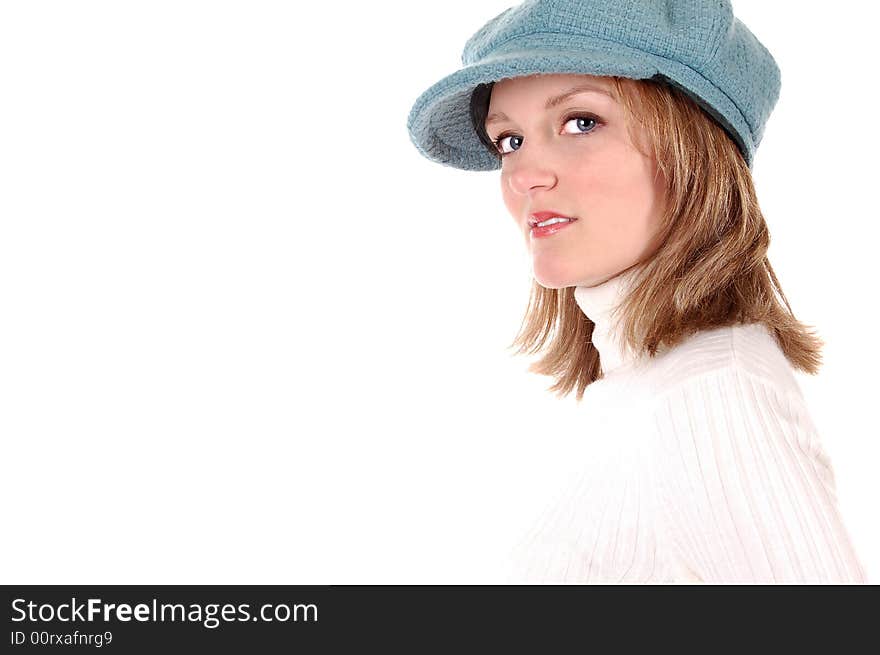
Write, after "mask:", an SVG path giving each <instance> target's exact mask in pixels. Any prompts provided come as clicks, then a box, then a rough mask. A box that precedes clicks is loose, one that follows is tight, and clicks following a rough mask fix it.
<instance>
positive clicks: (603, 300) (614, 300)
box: [574, 264, 641, 374]
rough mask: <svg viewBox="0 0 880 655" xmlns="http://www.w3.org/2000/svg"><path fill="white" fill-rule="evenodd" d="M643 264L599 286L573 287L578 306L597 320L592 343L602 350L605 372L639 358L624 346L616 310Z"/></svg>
mask: <svg viewBox="0 0 880 655" xmlns="http://www.w3.org/2000/svg"><path fill="white" fill-rule="evenodd" d="M640 266H641V264H638V265H635V266H632V267H630V268H628V269H626V270H624V271H623V272H621V273H618V274H617V275H615V276H614V277H612V278H611V279H609V280H606V281H605V282H602V283H601V284H598V285H596V286H592V287H587V286H576V287H575V289H574V299H575V302H576V303H577V305H578V307H580V308H581V311H583V312H584V314H585V315H586V316H587V318H589V319H590V320H591V321H592V322H593V323H595V327H594V328H593V345H594V346H595V347H596V350H598V351H599V362H600V364H601V366H602V373H603V374H605V373H608V372H609V371H611V370H613V369H616V368H619V367H621V366H624V365H626V364H630V363H631V362H633V361H634V360H635V358H636V356H635V354H634V353H632V351H630V350H629V349H628V348H625V347H624V345H623V343H622V340H621V339H620V329H619V327H618V321H619V315H618V314H614V313H613V312H614V310H615V309H616V308H617V307H619V306H620V304H621V303H622V301H623V300H624V299H625V298H626V294H627V293H628V292H629V290H630V286H629V285H630V284H631V283H632V280H633V277H634V276H635V273H636V272H637V271H638V269H639V268H640Z"/></svg>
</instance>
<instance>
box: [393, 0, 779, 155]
mask: <svg viewBox="0 0 880 655" xmlns="http://www.w3.org/2000/svg"><path fill="white" fill-rule="evenodd" d="M461 63H462V68H461V69H459V70H458V71H456V72H454V73H452V74H451V75H448V76H446V77H444V78H443V79H441V80H440V81H438V82H436V83H435V84H433V85H432V86H431V87H430V88H428V89H427V90H426V91H424V92H423V93H422V94H421V95H420V96H419V97H418V99H417V100H416V101H415V103H414V104H413V106H412V109H411V110H410V112H409V117H408V119H407V129H408V130H409V136H410V140H411V141H412V142H413V144H415V146H416V148H418V150H419V152H420V153H421V154H422V155H424V156H425V157H427V158H428V159H430V160H431V161H435V162H438V163H441V164H444V165H447V166H452V167H454V168H460V169H463V170H469V171H488V170H494V169H498V168H500V167H501V164H500V160H499V158H498V157H496V156H495V154H494V153H492V152H491V151H490V150H489V148H488V147H487V146H486V145H485V144H483V142H482V141H481V140H480V138H479V137H478V135H477V132H476V130H475V129H474V125H473V123H472V119H471V110H470V102H471V95H472V93H473V91H474V89H475V88H476V87H477V85H478V84H484V83H489V82H495V81H498V80H501V79H504V78H510V77H520V76H525V75H534V74H541V73H581V74H588V75H599V76H604V75H608V76H611V75H616V76H620V77H627V78H632V79H648V78H656V77H659V78H663V79H664V80H665V81H666V82H668V83H669V84H670V85H672V86H676V87H678V88H680V89H681V90H683V91H684V92H686V93H687V94H688V95H689V96H690V97H692V98H693V99H694V100H695V101H696V102H697V104H698V105H699V106H700V107H701V108H702V109H703V110H704V111H705V112H706V113H707V114H709V116H711V117H712V118H713V119H714V120H715V121H717V122H718V124H720V125H721V127H723V128H724V130H725V131H726V132H727V134H728V135H729V136H730V137H731V138H732V139H733V140H734V142H735V143H736V144H737V146H738V147H739V150H740V152H741V153H742V155H743V157H744V158H745V160H746V162H747V164H748V166H749V168H751V166H752V162H753V160H754V156H755V150H756V149H757V147H758V145H759V144H760V142H761V138H762V136H763V133H764V126H765V124H766V122H767V119H768V118H769V116H770V112H771V111H773V107H774V106H775V105H776V101H777V99H778V98H779V89H780V72H779V67H778V65H777V64H776V61H775V60H774V59H773V56H772V55H771V54H770V52H769V51H768V50H767V48H765V47H764V46H763V45H762V44H761V42H760V41H758V39H757V38H756V37H755V36H754V35H753V34H752V33H751V32H750V31H749V29H748V28H747V27H746V26H745V25H744V24H743V23H742V22H741V21H740V20H739V19H738V18H736V17H735V16H734V15H733V8H732V6H731V3H730V0H525V2H522V3H521V4H519V5H516V6H514V7H510V8H509V9H506V10H504V11H503V12H501V13H500V14H498V15H497V16H495V17H494V18H492V19H491V20H490V21H489V22H488V23H486V24H485V25H483V27H481V28H480V29H479V30H478V31H477V32H476V33H475V34H474V35H473V36H471V37H470V39H468V41H467V42H466V43H465V46H464V51H463V52H462V55H461Z"/></svg>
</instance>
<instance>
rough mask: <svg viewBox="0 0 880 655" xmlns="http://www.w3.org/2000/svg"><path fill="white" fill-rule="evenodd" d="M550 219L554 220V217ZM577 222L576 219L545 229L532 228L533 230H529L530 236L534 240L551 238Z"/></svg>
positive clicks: (548, 226) (554, 224) (547, 226)
mask: <svg viewBox="0 0 880 655" xmlns="http://www.w3.org/2000/svg"><path fill="white" fill-rule="evenodd" d="M557 216H558V214H557ZM549 218H553V216H550V217H549ZM541 220H547V219H541ZM576 221H577V219H574V220H570V221H566V222H565V223H553V224H551V225H546V226H544V227H532V229H531V230H529V235H530V236H531V237H532V238H538V239H539V238H542V237H549V236H551V235H554V234H556V233H557V232H560V231H561V230H564V229H565V228H567V227H568V226H570V225H573V224H574V223H575V222H576Z"/></svg>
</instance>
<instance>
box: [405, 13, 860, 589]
mask: <svg viewBox="0 0 880 655" xmlns="http://www.w3.org/2000/svg"><path fill="white" fill-rule="evenodd" d="M462 61H463V63H464V64H465V66H464V68H463V69H462V70H460V71H458V72H456V73H453V74H452V75H450V76H448V77H446V78H444V79H443V80H441V81H440V82H438V83H437V84H435V85H434V86H432V87H431V88H429V89H428V90H427V91H425V93H423V94H422V95H421V96H420V98H419V99H418V100H417V101H416V103H415V105H414V106H413V108H412V110H411V112H410V116H409V120H408V128H409V132H410V137H411V139H412V141H413V143H414V144H415V145H416V146H417V148H418V149H419V151H420V152H421V153H422V154H423V155H425V156H426V157H428V158H429V159H431V160H433V161H437V162H440V163H442V164H445V165H450V166H454V167H457V168H461V169H465V170H495V169H500V170H501V189H502V196H503V198H504V203H505V205H506V207H507V209H508V211H509V212H510V214H511V216H512V217H513V219H514V224H515V227H516V229H518V230H521V231H522V234H523V238H524V239H525V241H526V247H527V248H528V249H529V252H530V254H531V259H532V266H533V272H534V280H535V282H534V286H533V297H532V299H531V303H530V305H529V309H528V311H527V314H526V321H525V322H524V327H523V331H522V332H521V334H520V335H519V336H518V337H517V341H516V343H517V344H518V345H519V346H520V352H525V351H530V352H537V351H543V356H542V357H541V359H540V360H538V361H537V362H536V363H534V364H533V365H532V366H531V367H530V370H532V371H534V372H537V373H541V374H545V375H551V376H554V377H555V378H556V384H555V385H554V386H553V387H551V390H552V391H557V392H559V394H560V395H565V394H567V393H569V392H570V391H572V390H573V389H576V393H577V399H578V400H579V401H581V400H583V401H584V406H585V409H586V413H585V424H584V426H583V431H584V442H583V443H584V451H583V453H582V454H580V455H579V457H580V459H581V461H582V462H583V466H582V467H581V470H580V471H579V472H578V474H577V475H576V476H574V477H573V478H572V479H570V480H569V481H568V482H567V484H565V485H563V486H562V487H561V489H560V491H559V492H558V493H557V494H556V497H555V499H554V500H553V502H551V503H549V504H548V507H547V510H546V512H544V513H543V514H542V516H540V517H539V520H538V521H536V522H535V524H534V526H533V528H532V529H531V530H529V532H528V533H527V534H526V535H525V536H524V538H523V539H522V541H521V542H520V543H519V544H518V546H517V548H516V549H515V550H514V552H513V553H512V554H513V558H512V564H513V568H512V570H511V580H512V581H523V582H528V581H538V582H567V581H572V582H604V583H609V582H623V583H632V582H655V583H664V582H667V583H668V582H709V583H774V582H775V583H854V582H859V583H863V582H866V573H865V570H864V568H863V566H862V565H861V563H860V561H859V558H858V556H857V554H856V552H855V550H854V547H853V545H852V541H851V538H850V536H849V534H848V532H847V530H846V527H845V525H844V522H843V520H842V517H841V514H840V511H839V507H838V504H837V500H836V494H835V481H834V474H833V470H832V467H831V462H830V460H829V458H828V456H827V454H826V453H825V452H824V450H823V449H822V445H821V440H820V436H819V434H818V433H817V430H816V427H815V425H814V423H813V421H812V420H811V418H810V415H809V412H808V410H807V408H806V407H805V404H804V398H803V395H802V393H801V390H800V388H799V386H798V384H797V380H796V379H795V377H794V374H793V370H794V369H799V370H801V371H804V372H807V373H811V374H815V373H817V372H818V369H819V365H820V361H821V355H820V349H821V346H822V341H821V340H820V339H819V338H818V337H816V336H814V335H813V334H811V332H810V331H808V330H807V329H806V327H805V326H804V325H803V324H802V323H800V322H799V321H798V320H797V319H796V318H795V317H794V315H793V313H792V311H791V309H790V307H789V305H788V301H787V299H786V298H785V295H784V293H783V292H782V289H781V287H780V285H779V283H778V281H777V279H776V276H775V274H774V272H773V268H772V267H771V265H770V262H769V260H768V258H767V250H768V246H769V242H770V237H769V232H768V230H767V226H766V223H765V221H764V218H763V216H762V214H761V211H760V209H759V207H758V203H757V200H756V197H755V190H754V187H753V184H752V179H751V170H750V168H751V165H752V162H753V157H754V153H755V150H756V149H757V147H758V145H759V143H760V140H761V137H762V134H763V130H764V125H765V123H766V120H767V118H768V117H769V115H770V113H771V111H772V109H773V106H774V105H775V103H776V100H777V98H778V94H779V89H780V74H779V69H778V67H777V65H776V62H775V61H774V59H773V57H772V56H771V55H770V53H769V52H768V51H767V50H766V49H765V48H764V47H763V46H762V45H761V44H760V43H759V42H758V41H757V39H756V38H755V37H754V35H752V34H751V32H749V30H748V29H747V28H746V27H745V26H744V25H743V24H742V23H741V22H740V21H739V20H738V19H736V18H735V17H734V16H733V13H732V8H731V6H730V3H729V1H727V0H724V1H720V2H719V1H715V0H667V1H665V2H661V1H658V2H640V3H633V2H626V1H624V0H618V1H608V0H588V1H579V2H576V1H573V0H572V1H566V0H556V1H551V0H534V1H527V2H524V3H522V4H521V5H519V6H517V7H512V8H510V9H508V10H506V11H504V12H502V13H501V14H499V15H498V16H496V17H495V18H493V19H492V20H491V21H489V22H488V23H487V24H486V25H484V26H483V27H482V28H481V29H480V30H479V31H478V32H477V33H476V34H474V36H472V37H471V39H469V40H468V42H467V44H466V46H465V49H464V53H463V57H462ZM777 293H778V295H779V298H777ZM780 299H781V302H780ZM783 303H784V306H783Z"/></svg>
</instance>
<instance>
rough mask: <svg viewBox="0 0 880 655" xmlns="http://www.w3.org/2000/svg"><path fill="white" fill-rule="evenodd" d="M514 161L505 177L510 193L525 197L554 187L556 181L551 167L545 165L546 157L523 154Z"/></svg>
mask: <svg viewBox="0 0 880 655" xmlns="http://www.w3.org/2000/svg"><path fill="white" fill-rule="evenodd" d="M516 159H517V161H516V162H512V163H511V166H510V168H511V169H512V170H510V172H509V173H508V177H507V183H508V184H509V185H510V190H511V191H513V192H514V193H516V194H519V195H523V196H526V195H530V194H532V193H534V192H535V191H545V190H547V189H552V188H553V187H554V186H556V183H557V181H558V179H557V176H556V173H555V172H554V170H553V167H552V166H551V165H549V164H548V163H547V159H548V158H547V157H546V156H545V157H541V156H540V155H537V154H536V153H526V152H523V153H521V154H518V155H517V158H516Z"/></svg>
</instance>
